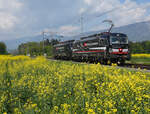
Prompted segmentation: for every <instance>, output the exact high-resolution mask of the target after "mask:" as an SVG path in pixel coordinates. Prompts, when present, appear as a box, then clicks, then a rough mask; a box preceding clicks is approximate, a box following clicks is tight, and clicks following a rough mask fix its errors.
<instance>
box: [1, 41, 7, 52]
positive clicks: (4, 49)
mask: <svg viewBox="0 0 150 114" xmlns="http://www.w3.org/2000/svg"><path fill="white" fill-rule="evenodd" d="M0 54H7V47H6V45H5V43H4V42H0Z"/></svg>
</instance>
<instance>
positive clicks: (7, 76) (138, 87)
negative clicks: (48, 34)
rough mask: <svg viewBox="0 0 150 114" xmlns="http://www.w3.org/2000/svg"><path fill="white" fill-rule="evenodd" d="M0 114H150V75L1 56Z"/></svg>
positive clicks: (41, 58)
mask: <svg viewBox="0 0 150 114" xmlns="http://www.w3.org/2000/svg"><path fill="white" fill-rule="evenodd" d="M0 113H5V114H8V113H14V114H22V113H23V114H24V113H26V114H32V113H33V114H35V113H41V114H47V113H50V114H57V113H60V114H75V113H76V114H97V113H100V114H101V113H105V114H115V113H118V114H121V113H123V114H125V113H131V114H135V113H143V114H148V113H150V73H146V72H135V71H128V70H126V69H117V68H115V67H104V66H101V65H100V64H97V65H96V64H90V65H88V64H75V63H72V62H61V61H50V60H46V59H45V58H44V57H37V58H36V59H31V58H29V57H25V56H17V57H12V56H0Z"/></svg>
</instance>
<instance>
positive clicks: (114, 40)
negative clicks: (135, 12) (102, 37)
mask: <svg viewBox="0 0 150 114" xmlns="http://www.w3.org/2000/svg"><path fill="white" fill-rule="evenodd" d="M110 44H128V38H126V37H114V36H113V37H110Z"/></svg>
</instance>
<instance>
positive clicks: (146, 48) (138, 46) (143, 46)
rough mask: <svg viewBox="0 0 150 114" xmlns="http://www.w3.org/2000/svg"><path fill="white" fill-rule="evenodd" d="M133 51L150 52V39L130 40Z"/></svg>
mask: <svg viewBox="0 0 150 114" xmlns="http://www.w3.org/2000/svg"><path fill="white" fill-rule="evenodd" d="M130 47H131V52H132V53H134V54H135V53H139V54H140V53H147V54H149V53H150V41H143V42H130Z"/></svg>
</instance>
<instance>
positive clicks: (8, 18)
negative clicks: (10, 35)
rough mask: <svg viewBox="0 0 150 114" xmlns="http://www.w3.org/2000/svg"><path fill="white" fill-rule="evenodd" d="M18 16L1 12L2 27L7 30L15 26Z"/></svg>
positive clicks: (0, 25)
mask: <svg viewBox="0 0 150 114" xmlns="http://www.w3.org/2000/svg"><path fill="white" fill-rule="evenodd" d="M16 22H17V18H16V17H15V16H13V15H11V14H9V13H3V12H2V13H1V12H0V29H2V30H7V29H10V28H12V27H13V26H14V24H15V23H16Z"/></svg>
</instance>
